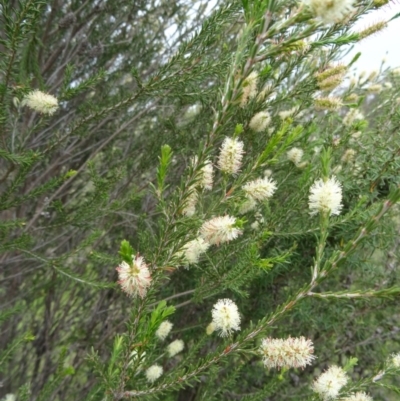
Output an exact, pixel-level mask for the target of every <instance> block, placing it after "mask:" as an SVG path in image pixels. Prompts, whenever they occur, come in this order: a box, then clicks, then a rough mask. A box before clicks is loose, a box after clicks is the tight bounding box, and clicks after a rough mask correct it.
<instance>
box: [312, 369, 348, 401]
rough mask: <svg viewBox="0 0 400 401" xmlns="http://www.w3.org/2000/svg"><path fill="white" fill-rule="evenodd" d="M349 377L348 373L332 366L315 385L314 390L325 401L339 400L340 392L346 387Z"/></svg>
mask: <svg viewBox="0 0 400 401" xmlns="http://www.w3.org/2000/svg"><path fill="white" fill-rule="evenodd" d="M347 381H348V377H347V375H346V372H345V371H344V370H343V369H342V368H340V367H339V366H331V367H330V368H329V369H328V370H327V371H326V372H324V373H322V374H321V375H320V376H319V377H317V379H316V380H315V381H314V383H313V386H312V388H313V390H314V391H315V392H316V393H318V394H319V395H320V396H321V397H322V398H323V400H324V401H327V400H333V399H335V398H337V396H338V395H339V393H340V390H341V388H342V387H343V386H345V385H346V383H347Z"/></svg>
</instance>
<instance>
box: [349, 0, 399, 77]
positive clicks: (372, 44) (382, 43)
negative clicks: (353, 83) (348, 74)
mask: <svg viewBox="0 0 400 401" xmlns="http://www.w3.org/2000/svg"><path fill="white" fill-rule="evenodd" d="M399 12H400V4H399V2H393V1H392V2H390V3H389V4H388V5H386V6H384V7H382V8H380V9H379V10H376V11H371V12H370V13H369V14H368V15H366V16H364V17H363V18H362V20H361V21H359V22H358V23H357V24H356V26H355V29H356V30H362V29H364V28H366V27H368V26H370V25H372V24H373V23H374V22H379V21H382V20H386V21H387V20H389V19H390V18H392V17H393V16H394V15H395V14H397V13H399ZM357 52H361V53H362V54H361V57H360V58H359V59H358V61H357V63H356V64H354V66H353V67H356V68H357V71H363V70H365V71H370V70H378V69H379V67H380V65H381V62H382V59H383V58H386V59H387V64H386V66H390V67H400V17H399V18H397V19H395V20H393V21H391V22H390V23H389V26H388V28H386V29H385V30H384V31H381V32H379V33H377V34H375V35H373V36H370V37H369V38H366V39H364V40H363V41H362V42H360V43H359V44H357V45H355V46H354V49H353V50H352V51H351V53H350V54H349V55H347V56H346V57H345V58H344V60H345V61H346V62H349V61H351V59H352V58H353V57H354V55H355V54H356V53H357Z"/></svg>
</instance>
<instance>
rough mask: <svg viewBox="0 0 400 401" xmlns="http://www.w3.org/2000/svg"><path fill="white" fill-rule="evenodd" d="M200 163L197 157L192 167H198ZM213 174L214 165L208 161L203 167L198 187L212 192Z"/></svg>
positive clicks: (193, 160)
mask: <svg viewBox="0 0 400 401" xmlns="http://www.w3.org/2000/svg"><path fill="white" fill-rule="evenodd" d="M197 161H198V158H197V156H194V157H193V159H192V166H194V165H196V164H197ZM213 174H214V169H213V165H212V163H211V161H210V160H208V159H207V160H206V161H205V162H204V165H203V167H202V168H201V169H200V172H199V175H198V184H196V185H198V186H199V187H201V188H204V189H207V190H211V189H212V186H213Z"/></svg>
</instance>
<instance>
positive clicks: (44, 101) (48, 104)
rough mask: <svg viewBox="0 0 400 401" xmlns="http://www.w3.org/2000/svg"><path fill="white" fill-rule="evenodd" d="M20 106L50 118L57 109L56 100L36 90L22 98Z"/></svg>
mask: <svg viewBox="0 0 400 401" xmlns="http://www.w3.org/2000/svg"><path fill="white" fill-rule="evenodd" d="M21 105H22V106H25V105H26V106H28V107H30V108H31V109H32V110H35V111H38V112H39V113H42V114H48V115H50V116H51V115H52V114H54V113H55V112H56V111H57V109H58V100H57V98H56V97H54V96H53V95H49V94H48V93H44V92H41V91H40V90H37V89H36V90H34V91H32V92H29V93H28V94H27V95H25V96H24V98H23V99H22V102H21Z"/></svg>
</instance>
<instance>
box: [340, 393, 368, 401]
mask: <svg viewBox="0 0 400 401" xmlns="http://www.w3.org/2000/svg"><path fill="white" fill-rule="evenodd" d="M341 401H373V399H372V397H370V396H369V395H368V394H366V393H364V392H363V391H359V392H357V393H354V394H352V395H350V396H349V397H346V398H343V399H342V400H341Z"/></svg>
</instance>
